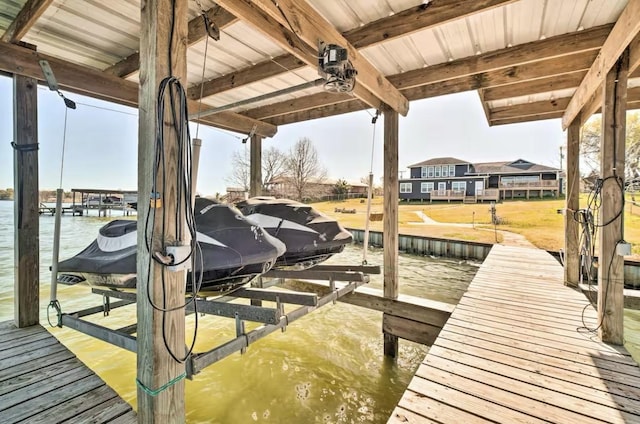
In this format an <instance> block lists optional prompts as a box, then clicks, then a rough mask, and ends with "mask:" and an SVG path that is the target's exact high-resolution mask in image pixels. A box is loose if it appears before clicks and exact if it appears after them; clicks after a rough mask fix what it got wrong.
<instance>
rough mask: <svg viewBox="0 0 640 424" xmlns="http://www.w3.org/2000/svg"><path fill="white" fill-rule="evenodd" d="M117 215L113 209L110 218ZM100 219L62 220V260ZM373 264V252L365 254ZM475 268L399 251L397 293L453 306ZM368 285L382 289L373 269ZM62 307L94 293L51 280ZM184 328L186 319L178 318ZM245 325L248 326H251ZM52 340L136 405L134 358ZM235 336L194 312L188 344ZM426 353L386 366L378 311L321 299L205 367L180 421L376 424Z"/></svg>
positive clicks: (128, 316)
mask: <svg viewBox="0 0 640 424" xmlns="http://www.w3.org/2000/svg"><path fill="white" fill-rule="evenodd" d="M12 214H13V203H12V202H0V321H4V320H8V319H11V318H12V314H13V299H12V296H13V216H12ZM116 215H117V212H114V217H116ZM105 222H106V220H105V219H104V218H97V217H68V216H65V217H63V218H62V237H61V246H62V247H61V249H62V251H61V258H67V257H69V256H72V255H74V254H75V253H77V252H78V251H80V250H81V249H82V248H84V247H85V246H86V245H87V244H89V243H90V242H91V241H92V240H93V239H94V237H95V235H96V233H97V230H98V228H100V227H101V226H102V225H104V223H105ZM40 225H41V231H40V245H41V268H40V271H41V281H42V284H41V317H42V322H43V324H46V314H45V313H46V304H47V303H48V298H49V284H48V282H49V280H50V273H49V272H48V266H49V264H50V262H51V246H52V232H53V218H52V217H45V216H43V217H41V218H40ZM361 260H362V251H361V249H359V248H358V247H353V246H350V247H348V248H347V249H346V250H345V252H343V253H342V254H340V255H338V256H336V257H334V258H332V259H331V262H332V263H345V264H346V263H348V264H353V263H359V262H360V261H361ZM368 261H369V263H371V264H382V253H381V251H376V250H374V251H373V252H371V253H370V255H369V257H368ZM476 270H477V265H474V264H468V263H465V262H462V261H452V260H434V259H430V258H420V257H415V256H408V255H400V291H401V292H402V293H406V294H411V295H418V296H424V297H428V298H431V299H436V300H441V301H445V302H451V303H455V302H457V300H458V299H459V298H460V297H461V296H462V294H463V293H464V291H465V289H466V287H467V285H468V283H469V282H470V281H471V279H472V278H473V275H474V274H475V271H476ZM369 285H370V286H372V287H378V288H379V287H381V278H380V276H373V279H372V282H371V283H370V284H369ZM58 298H59V299H60V302H61V305H62V308H63V310H64V311H65V312H72V311H74V310H79V309H82V308H83V307H86V306H95V305H97V304H99V303H100V302H101V298H100V297H99V296H96V295H92V294H90V292H89V290H88V289H87V288H86V287H65V286H62V287H59V289H58ZM89 320H92V321H94V322H97V323H100V324H102V325H106V326H109V327H111V328H118V327H121V326H125V325H128V324H131V323H133V322H134V320H135V306H127V307H124V308H120V309H116V310H114V311H112V312H111V315H110V316H109V317H106V318H105V317H102V316H100V315H97V316H93V317H90V318H89ZM187 324H188V329H187V334H188V335H189V334H190V333H191V331H192V329H193V317H188V318H187ZM250 328H252V327H250ZM51 331H52V333H53V334H55V335H56V337H58V338H59V340H60V341H62V342H63V343H64V344H65V345H67V346H68V347H69V348H70V349H71V350H72V351H73V352H74V353H75V354H76V355H78V357H79V358H80V359H81V360H82V361H83V362H85V363H86V364H87V365H89V366H90V367H91V368H92V369H93V370H94V371H96V372H97V373H98V374H99V375H100V376H101V377H102V378H103V379H104V380H105V381H106V382H107V383H108V384H109V385H110V386H111V387H113V388H114V389H115V390H116V391H117V392H118V393H119V394H120V395H121V396H122V397H124V398H125V399H126V400H127V401H129V402H130V403H132V404H133V405H134V406H135V392H136V388H135V377H136V369H135V356H134V355H133V354H132V353H130V352H127V351H124V350H122V349H119V348H116V347H113V346H111V345H109V344H106V343H103V342H100V341H96V340H95V339H92V338H90V337H88V336H85V335H83V334H81V333H78V332H75V331H73V330H69V329H58V328H54V329H52V330H51ZM234 336H235V326H234V322H233V320H230V319H224V318H213V317H204V318H201V319H200V324H199V331H198V338H197V344H196V351H203V350H205V349H210V348H212V347H214V346H216V345H217V344H220V343H223V342H225V341H228V340H229V339H231V338H233V337H234ZM425 354H426V347H424V346H421V345H416V344H413V343H409V342H403V343H401V347H400V358H399V360H398V361H397V362H396V363H394V362H392V361H388V360H385V358H384V357H383V355H382V336H381V314H380V313H378V312H373V311H369V310H366V309H362V308H357V307H354V306H349V305H345V304H341V303H337V304H336V305H328V306H325V307H323V308H321V309H320V310H318V311H315V312H314V313H312V314H310V315H308V316H306V317H304V318H302V319H300V320H298V321H296V322H294V323H292V324H291V325H290V326H289V327H288V328H287V330H286V331H285V332H277V333H274V334H272V335H270V336H268V337H266V338H265V339H262V340H260V341H258V342H257V343H255V344H253V345H251V346H250V347H249V349H248V350H247V353H246V354H244V355H240V354H239V353H237V354H233V355H232V356H230V357H228V358H226V359H224V360H222V361H220V362H218V363H216V364H214V365H212V366H211V367H208V368H207V369H205V370H204V371H203V372H202V373H201V374H198V375H197V376H196V377H195V380H194V381H187V383H186V399H187V405H186V408H187V421H188V422H192V423H233V424H235V423H254V422H265V423H269V422H270V423H360V422H367V423H369V422H372V423H385V422H386V421H387V418H388V417H389V415H390V413H391V411H392V410H393V408H394V406H395V404H396V403H397V401H398V399H399V398H400V396H401V395H402V393H403V391H404V390H405V388H406V386H407V384H408V383H409V380H410V379H411V377H412V375H413V372H414V371H415V369H416V368H417V366H418V365H419V364H420V362H421V360H422V358H423V357H424V355H425Z"/></svg>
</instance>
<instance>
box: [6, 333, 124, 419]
mask: <svg viewBox="0 0 640 424" xmlns="http://www.w3.org/2000/svg"><path fill="white" fill-rule="evenodd" d="M0 417H2V418H1V421H2V423H3V424H5V423H7V424H8V423H14V422H16V423H17V422H23V421H26V422H29V423H45V422H46V423H49V422H62V421H65V420H68V421H69V422H96V423H98V422H99V423H107V422H120V423H133V422H135V421H136V414H135V412H133V410H132V408H131V406H130V405H129V404H128V403H127V402H125V401H124V400H123V399H121V398H120V397H119V396H118V394H117V393H116V392H115V391H113V389H111V388H110V387H109V386H107V385H106V384H105V382H104V381H103V380H102V379H101V378H100V377H98V376H97V375H95V374H94V373H93V371H91V370H90V369H89V368H87V367H86V366H85V365H84V364H83V363H82V362H81V361H80V360H78V359H77V358H76V357H75V355H74V354H73V353H71V352H70V351H69V350H68V349H67V348H66V347H65V346H64V345H62V344H61V343H60V342H58V340H57V339H56V338H55V337H53V336H52V335H51V334H49V333H48V332H47V331H46V330H45V329H44V328H43V327H41V326H39V325H38V326H34V327H29V328H25V329H17V328H15V327H14V326H13V324H12V323H11V322H3V323H0ZM54 417H55V418H54ZM52 420H53V421H52Z"/></svg>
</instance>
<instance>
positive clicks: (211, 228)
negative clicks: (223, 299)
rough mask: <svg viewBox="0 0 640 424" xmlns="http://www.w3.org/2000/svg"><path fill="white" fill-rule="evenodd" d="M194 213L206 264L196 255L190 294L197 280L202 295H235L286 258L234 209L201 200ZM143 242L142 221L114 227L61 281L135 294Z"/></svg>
mask: <svg viewBox="0 0 640 424" xmlns="http://www.w3.org/2000/svg"><path fill="white" fill-rule="evenodd" d="M194 213H195V226H196V230H197V232H196V234H197V237H196V240H197V241H198V243H199V245H200V249H201V251H202V259H203V260H202V263H200V261H199V260H198V257H199V255H196V259H197V260H196V265H195V268H196V269H195V273H192V272H189V274H188V277H187V291H191V290H192V284H193V279H194V276H195V280H196V281H195V282H196V284H197V285H200V291H201V292H214V293H216V292H217V293H219V292H226V291H229V290H233V289H235V288H237V287H240V286H242V285H244V284H246V283H248V282H249V281H250V280H251V279H252V278H254V277H255V276H257V275H260V274H262V273H265V272H267V271H269V270H270V269H271V267H272V266H273V265H274V264H275V262H276V259H277V258H278V257H279V256H280V255H282V254H283V253H284V252H285V245H284V244H283V243H282V242H281V241H279V240H278V239H277V238H275V237H273V236H271V235H270V234H269V233H268V232H267V231H265V230H263V229H262V228H260V227H259V226H257V225H256V224H255V223H253V222H251V221H249V220H247V219H246V218H245V217H244V216H243V215H242V214H241V213H240V212H239V211H238V210H237V209H235V208H233V207H231V206H228V205H224V204H219V203H216V202H214V201H211V200H208V199H205V198H196V202H195V210H194ZM137 238H138V236H137V222H136V221H131V220H115V221H112V222H109V223H108V224H107V225H105V226H104V227H102V228H101V229H100V231H99V234H98V237H97V238H96V239H95V240H94V241H93V242H92V243H91V244H90V245H89V246H88V247H87V248H85V249H84V250H83V251H82V252H80V253H78V254H77V255H76V256H74V257H72V258H70V259H67V260H64V261H61V262H60V263H59V264H58V281H59V282H61V283H63V284H79V283H80V284H87V285H90V286H101V287H108V288H112V289H124V290H126V289H135V287H136V250H137ZM200 271H202V282H201V283H200V281H199V280H200V278H199V277H200V273H201V272H200Z"/></svg>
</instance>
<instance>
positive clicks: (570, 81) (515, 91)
mask: <svg viewBox="0 0 640 424" xmlns="http://www.w3.org/2000/svg"><path fill="white" fill-rule="evenodd" d="M584 75H585V72H584V71H579V72H573V73H571V74H564V75H558V76H553V77H547V78H539V79H537V80H531V81H525V82H520V83H516V84H509V85H502V86H499V87H492V88H488V89H486V90H485V92H484V94H485V100H487V101H493V100H502V99H509V98H512V97H520V96H529V95H533V94H540V93H549V92H552V91H556V90H565V89H568V88H574V87H577V86H578V85H580V81H582V79H583V78H584Z"/></svg>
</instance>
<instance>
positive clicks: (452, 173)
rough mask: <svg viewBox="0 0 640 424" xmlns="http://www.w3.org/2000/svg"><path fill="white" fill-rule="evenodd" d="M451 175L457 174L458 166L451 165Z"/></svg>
mask: <svg viewBox="0 0 640 424" xmlns="http://www.w3.org/2000/svg"><path fill="white" fill-rule="evenodd" d="M449 175H450V176H452V177H455V176H456V166H455V165H449Z"/></svg>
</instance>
